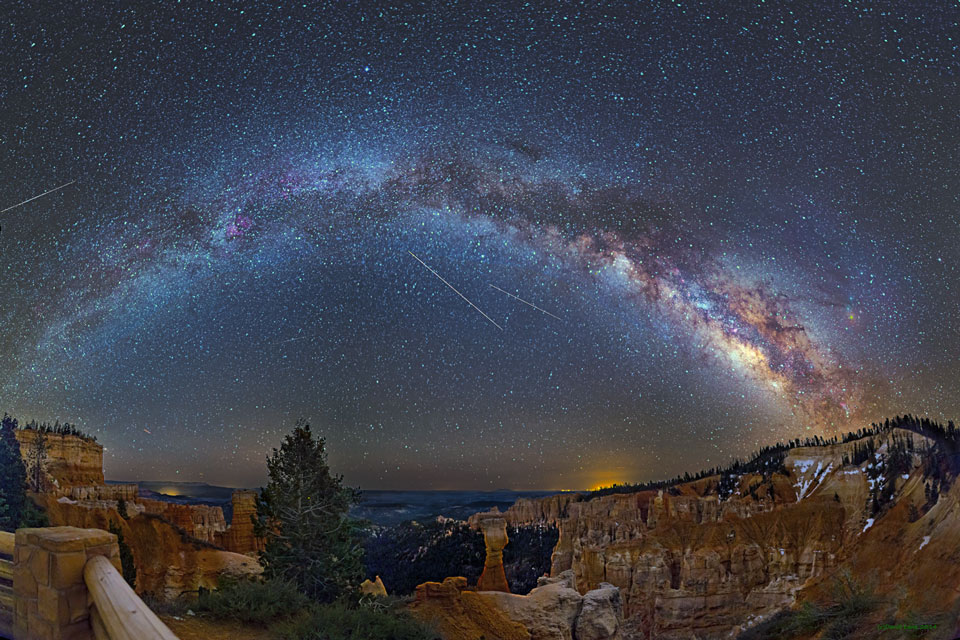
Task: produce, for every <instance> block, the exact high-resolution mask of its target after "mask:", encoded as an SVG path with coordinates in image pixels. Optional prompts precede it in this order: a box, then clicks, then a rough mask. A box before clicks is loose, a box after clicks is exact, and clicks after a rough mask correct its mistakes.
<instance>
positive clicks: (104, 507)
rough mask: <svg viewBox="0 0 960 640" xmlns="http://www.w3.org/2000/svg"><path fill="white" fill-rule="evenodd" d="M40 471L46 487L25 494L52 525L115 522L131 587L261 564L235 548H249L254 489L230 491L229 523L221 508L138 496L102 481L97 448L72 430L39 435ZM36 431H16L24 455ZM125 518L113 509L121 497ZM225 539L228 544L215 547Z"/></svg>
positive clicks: (175, 585)
mask: <svg viewBox="0 0 960 640" xmlns="http://www.w3.org/2000/svg"><path fill="white" fill-rule="evenodd" d="M46 436H47V447H48V450H47V456H48V457H47V463H46V472H47V476H48V480H49V482H47V483H46V484H47V487H48V488H50V489H51V490H50V491H48V492H45V493H39V494H33V493H31V494H30V497H31V498H32V499H33V500H34V502H36V503H37V504H39V505H40V506H41V507H42V508H43V509H44V510H45V511H46V512H47V515H48V517H49V518H50V522H51V524H52V525H54V526H73V527H80V528H95V529H104V530H107V529H109V527H110V525H111V524H113V525H115V526H118V527H120V529H121V531H122V532H123V534H124V540H125V542H126V543H127V544H129V545H130V547H131V549H132V550H133V555H134V561H135V563H136V565H137V573H138V577H137V590H138V591H139V592H140V593H148V592H149V593H153V594H155V595H157V596H159V597H162V598H174V597H176V596H178V595H179V594H180V593H181V592H183V591H192V590H196V589H197V588H198V587H200V586H203V587H215V586H216V584H217V579H218V577H219V576H220V575H223V574H227V575H237V576H239V575H250V574H256V573H259V572H260V570H261V568H260V566H259V564H258V563H257V561H256V560H255V559H254V558H251V557H249V556H247V555H241V554H240V553H233V552H231V551H230V549H231V548H232V549H236V550H238V551H242V552H243V553H249V552H251V551H256V550H258V549H259V548H260V546H259V544H260V543H259V541H258V540H257V539H256V538H255V537H254V536H253V523H252V522H251V521H250V515H251V514H252V513H255V512H256V493H255V492H252V491H238V492H236V493H235V494H234V496H233V505H234V514H233V522H234V523H235V524H236V525H237V526H236V527H231V528H229V529H228V528H227V525H226V521H225V519H224V517H223V510H222V509H221V508H220V507H212V506H209V505H189V504H176V503H172V502H164V501H160V500H150V499H146V498H141V497H140V496H139V491H138V488H137V485H135V484H117V485H107V484H104V480H103V469H102V460H103V447H101V446H100V445H99V444H97V443H96V442H91V441H87V440H83V439H81V438H79V437H77V436H72V435H59V434H52V433H51V434H46ZM34 437H36V433H35V432H33V431H25V430H24V431H18V432H17V438H18V440H19V442H20V449H21V453H22V455H24V456H26V455H27V454H28V452H29V450H30V447H31V445H32V444H33V438H34ZM121 500H122V501H123V503H124V505H125V507H126V513H124V514H123V516H125V517H121V514H120V513H119V511H118V508H119V506H120V501H121ZM223 542H226V543H227V544H226V545H224V546H227V545H232V546H228V548H227V550H224V549H221V548H218V547H216V546H215V545H216V544H217V543H221V544H222V543H223Z"/></svg>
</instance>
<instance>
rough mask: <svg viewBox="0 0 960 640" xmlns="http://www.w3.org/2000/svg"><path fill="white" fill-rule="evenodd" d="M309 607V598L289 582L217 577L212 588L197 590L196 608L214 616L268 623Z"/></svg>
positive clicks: (249, 622) (256, 623) (298, 612)
mask: <svg viewBox="0 0 960 640" xmlns="http://www.w3.org/2000/svg"><path fill="white" fill-rule="evenodd" d="M309 607H310V600H309V599H308V598H307V597H306V596H304V595H303V594H302V593H300V592H299V591H297V587H296V585H295V584H293V583H292V582H284V581H282V580H267V581H265V582H260V581H257V580H230V579H225V578H221V579H220V582H219V584H218V586H217V589H216V591H208V590H206V589H201V590H200V595H199V597H198V599H197V610H198V611H204V612H207V613H209V614H210V615H212V616H213V617H215V618H222V619H228V620H237V621H240V622H242V623H244V624H255V625H261V626H269V625H271V624H273V623H275V622H278V621H281V620H285V619H289V618H292V617H294V616H296V615H298V614H300V613H302V612H303V611H305V610H306V609H308V608H309Z"/></svg>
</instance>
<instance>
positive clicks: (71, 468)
mask: <svg viewBox="0 0 960 640" xmlns="http://www.w3.org/2000/svg"><path fill="white" fill-rule="evenodd" d="M16 434H17V442H18V443H19V444H20V454H21V455H22V456H23V459H24V460H27V459H28V458H27V456H28V454H29V452H30V448H31V446H32V445H33V441H34V439H35V438H36V437H37V432H36V431H33V430H29V429H18V430H17V432H16ZM44 435H45V436H46V439H47V442H46V445H47V464H46V470H47V475H48V479H49V481H50V485H51V486H52V487H53V491H54V492H57V493H58V494H59V495H67V494H68V493H69V490H70V489H71V488H72V487H77V486H84V485H102V484H104V480H103V447H102V446H101V445H99V444H97V443H96V442H93V441H89V440H84V439H83V438H80V437H78V436H73V435H64V434H57V433H46V434H44Z"/></svg>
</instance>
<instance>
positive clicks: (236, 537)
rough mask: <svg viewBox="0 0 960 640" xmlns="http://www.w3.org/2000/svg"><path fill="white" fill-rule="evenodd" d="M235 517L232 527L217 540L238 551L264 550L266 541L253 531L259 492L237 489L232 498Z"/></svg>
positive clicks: (232, 520)
mask: <svg viewBox="0 0 960 640" xmlns="http://www.w3.org/2000/svg"><path fill="white" fill-rule="evenodd" d="M230 501H231V503H232V505H233V517H232V518H231V519H230V527H229V528H228V529H227V530H226V531H224V532H223V533H222V534H221V535H220V536H218V539H217V542H218V543H219V544H220V545H221V546H223V547H224V548H225V549H227V550H229V551H234V552H236V553H256V552H258V551H262V550H263V546H264V541H263V539H262V538H258V537H257V536H256V535H254V533H253V518H254V517H255V516H256V515H257V492H256V491H247V490H237V491H234V492H233V495H232V496H231V498H230Z"/></svg>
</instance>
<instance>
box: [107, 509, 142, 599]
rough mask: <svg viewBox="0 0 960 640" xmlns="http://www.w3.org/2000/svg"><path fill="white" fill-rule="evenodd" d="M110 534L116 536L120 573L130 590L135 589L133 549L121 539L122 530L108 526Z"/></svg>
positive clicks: (135, 567)
mask: <svg viewBox="0 0 960 640" xmlns="http://www.w3.org/2000/svg"><path fill="white" fill-rule="evenodd" d="M109 529H110V533H112V534H113V535H115V536H117V547H119V549H120V573H121V574H122V575H123V579H124V580H126V581H127V584H129V585H130V588H131V589H136V588H137V565H136V563H135V562H134V560H133V549H131V548H130V545H128V544H127V542H126V540H124V539H123V529H121V528H120V527H119V526H117V525H116V524H114V523H112V522H111V523H110V525H109Z"/></svg>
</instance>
